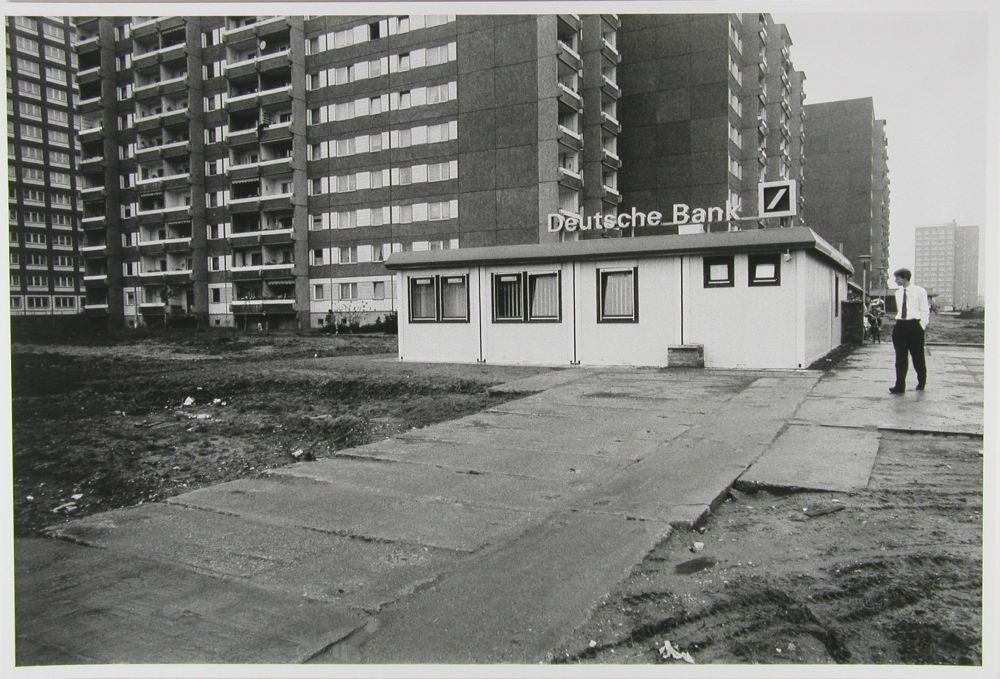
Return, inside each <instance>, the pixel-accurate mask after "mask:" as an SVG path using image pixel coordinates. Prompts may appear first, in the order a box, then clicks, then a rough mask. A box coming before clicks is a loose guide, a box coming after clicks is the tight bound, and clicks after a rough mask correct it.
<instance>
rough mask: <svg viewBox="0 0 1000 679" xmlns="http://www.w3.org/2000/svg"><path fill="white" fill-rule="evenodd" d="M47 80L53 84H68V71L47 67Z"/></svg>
mask: <svg viewBox="0 0 1000 679" xmlns="http://www.w3.org/2000/svg"><path fill="white" fill-rule="evenodd" d="M45 79H46V80H49V81H52V82H57V83H64V82H66V71H65V70H64V69H61V68H56V67H55V66H46V67H45Z"/></svg>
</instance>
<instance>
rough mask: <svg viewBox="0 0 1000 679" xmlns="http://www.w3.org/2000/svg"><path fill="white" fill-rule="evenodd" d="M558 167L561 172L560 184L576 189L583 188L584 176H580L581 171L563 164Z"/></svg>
mask: <svg viewBox="0 0 1000 679" xmlns="http://www.w3.org/2000/svg"><path fill="white" fill-rule="evenodd" d="M557 169H558V172H559V184H561V185H562V186H565V187H566V188H568V189H572V190H574V191H580V190H581V189H583V177H581V176H580V173H579V172H577V171H575V170H572V169H570V168H568V167H563V166H561V165H560V166H559V167H558V168H557Z"/></svg>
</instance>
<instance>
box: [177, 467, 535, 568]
mask: <svg viewBox="0 0 1000 679" xmlns="http://www.w3.org/2000/svg"><path fill="white" fill-rule="evenodd" d="M169 502H170V503H171V504H176V505H181V506H185V507H196V508H199V509H206V510H211V511H216V512H223V513H229V514H235V515H237V516H241V517H244V518H247V519H251V520H253V521H257V522H261V523H265V524H270V525H276V526H294V527H301V528H312V529H314V530H319V531H325V532H328V533H333V534H335V535H343V536H349V537H356V538H365V539H371V540H384V541H390V542H403V543H406V544H409V545H421V546H424V547H438V548H441V549H451V550H455V551H459V552H472V551H475V550H477V549H479V548H481V547H483V546H484V545H486V544H488V543H490V542H493V541H495V540H498V539H499V538H500V537H501V536H502V535H504V534H505V533H509V532H511V531H513V530H515V529H516V528H517V527H518V526H522V525H524V524H525V523H526V522H527V521H528V520H529V519H530V516H529V515H528V514H527V513H526V512H523V511H518V510H515V509H504V508H497V507H477V506H473V505H465V504H462V503H459V502H455V501H449V500H444V499H442V498H434V497H419V496H411V495H405V494H400V493H391V492H388V491H384V490H383V491H379V492H372V491H371V490H370V489H360V488H355V487H352V486H350V485H348V484H338V485H334V484H330V483H321V482H318V481H314V480H311V479H304V478H296V477H288V476H285V477H281V476H273V477H270V478H266V479H245V480H240V481H231V482H229V483H224V484H221V485H218V486H212V487H210V488H204V489H201V490H195V491H192V492H190V493H185V494H183V495H178V496H177V497H174V498H171V499H170V500H169Z"/></svg>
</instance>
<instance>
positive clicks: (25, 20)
mask: <svg viewBox="0 0 1000 679" xmlns="http://www.w3.org/2000/svg"><path fill="white" fill-rule="evenodd" d="M14 25H15V26H17V27H18V28H20V29H22V30H25V31H28V32H29V33H36V34H37V33H38V22H37V20H35V19H32V18H31V17H24V16H17V17H14Z"/></svg>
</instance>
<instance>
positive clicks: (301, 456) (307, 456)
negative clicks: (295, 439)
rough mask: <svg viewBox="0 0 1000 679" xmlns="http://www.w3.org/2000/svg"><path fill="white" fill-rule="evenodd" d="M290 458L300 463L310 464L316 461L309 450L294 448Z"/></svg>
mask: <svg viewBox="0 0 1000 679" xmlns="http://www.w3.org/2000/svg"><path fill="white" fill-rule="evenodd" d="M292 457H294V458H295V459H296V460H298V461H300V462H312V461H313V460H315V459H316V456H315V455H313V454H312V451H311V450H304V449H302V448H296V449H295V450H294V451H292Z"/></svg>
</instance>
